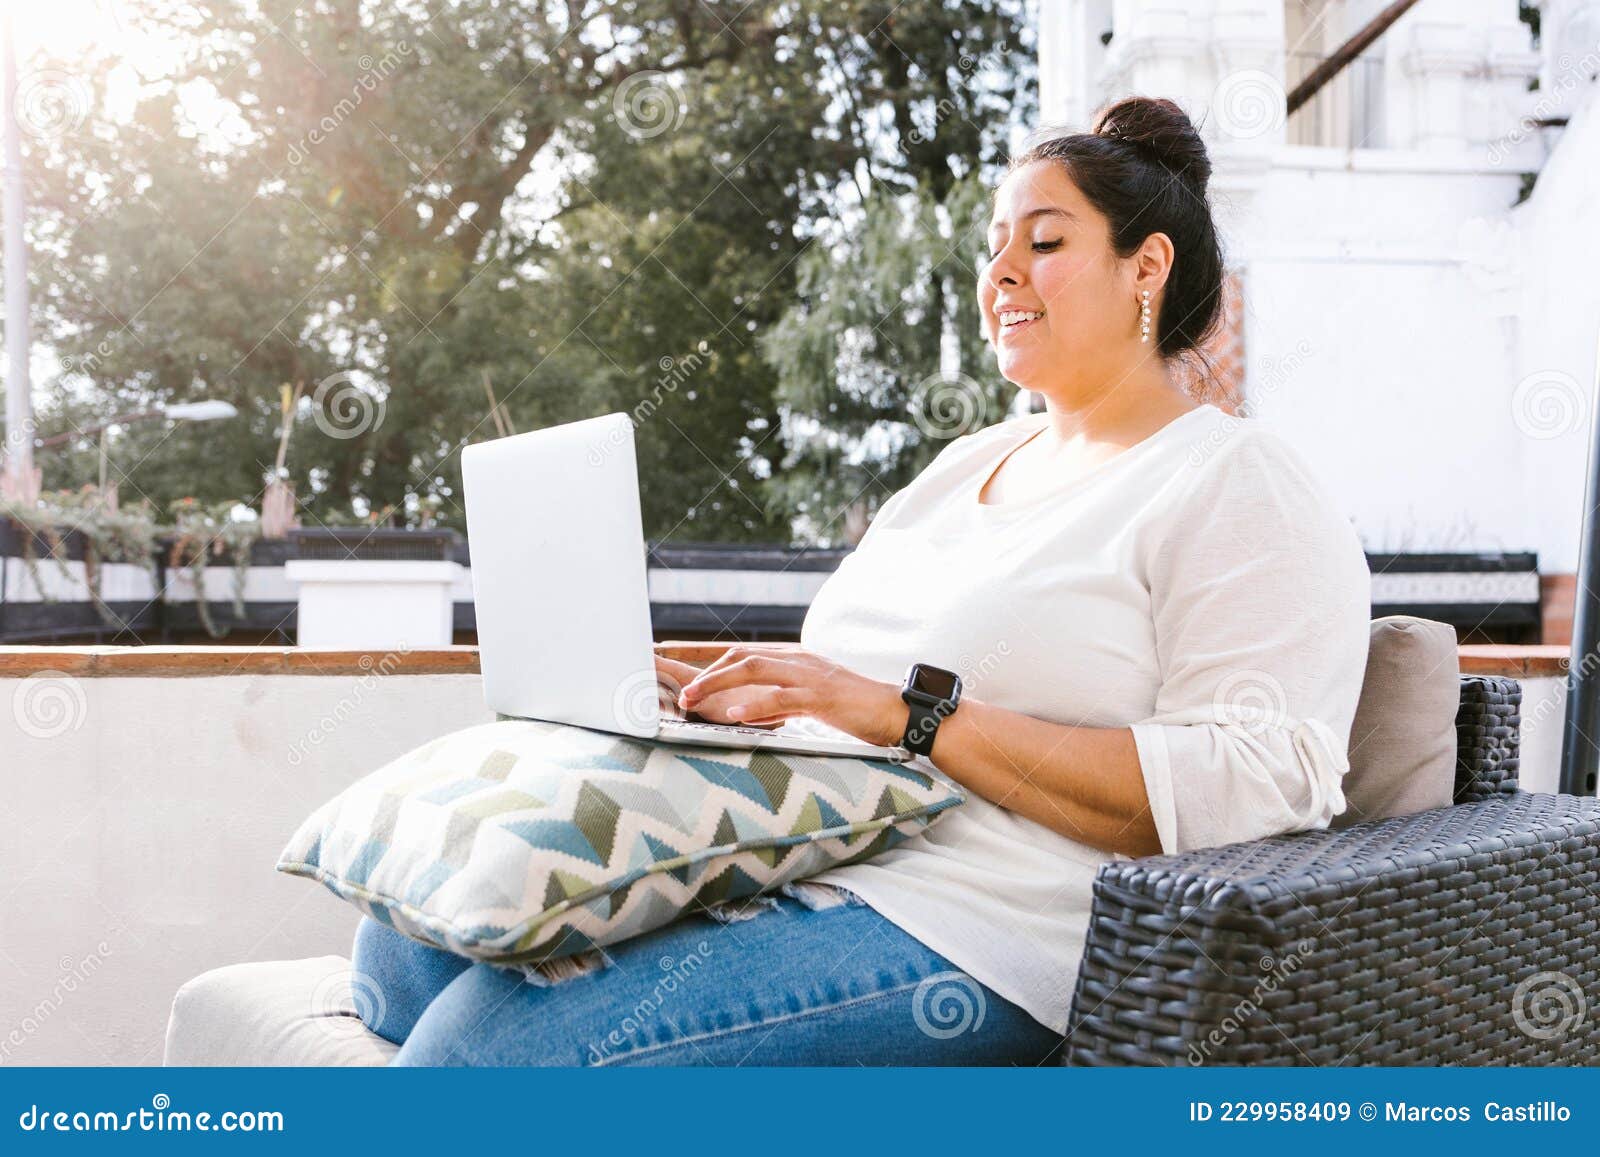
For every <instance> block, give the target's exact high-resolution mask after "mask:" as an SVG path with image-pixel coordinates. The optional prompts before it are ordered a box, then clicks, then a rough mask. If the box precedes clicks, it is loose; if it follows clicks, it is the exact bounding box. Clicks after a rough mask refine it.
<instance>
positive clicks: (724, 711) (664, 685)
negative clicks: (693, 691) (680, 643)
mask: <svg viewBox="0 0 1600 1157" xmlns="http://www.w3.org/2000/svg"><path fill="white" fill-rule="evenodd" d="M699 674H700V668H699V667H696V666H694V665H693V664H690V663H681V662H679V661H678V660H677V659H668V658H666V657H664V656H662V655H657V656H656V686H657V690H658V692H659V695H660V699H661V709H662V711H663V712H665V713H666V714H668V715H673V716H677V717H678V718H680V719H681V718H683V716H684V714H685V710H684V707H683V705H682V703H680V702H679V697H680V696H681V694H682V692H683V689H684V687H686V686H687V685H688V684H690V683H692V682H693V681H694V679H695V677H696V676H698V675H699ZM769 690H772V688H769V687H735V688H733V689H732V690H729V691H721V692H718V693H717V694H715V695H709V696H707V697H706V698H705V699H703V700H702V701H701V702H700V703H697V704H696V705H695V707H694V709H693V710H694V714H695V716H696V717H697V718H699V719H703V720H705V721H706V722H707V723H737V724H739V725H741V726H745V727H760V726H764V724H760V723H751V722H749V721H748V720H744V719H736V718H733V717H732V716H730V715H729V714H728V713H729V711H730V710H732V709H733V708H735V707H739V706H742V705H744V704H746V703H749V702H750V701H751V700H752V699H753V698H754V697H755V696H757V695H759V694H760V693H762V692H763V691H769ZM771 726H773V727H776V726H778V724H776V723H774V724H772V725H771Z"/></svg>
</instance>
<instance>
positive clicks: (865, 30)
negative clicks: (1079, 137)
mask: <svg viewBox="0 0 1600 1157" xmlns="http://www.w3.org/2000/svg"><path fill="white" fill-rule="evenodd" d="M144 19H145V21H146V24H147V30H148V29H150V28H153V29H155V30H157V31H158V32H159V34H160V36H161V37H162V38H163V39H164V40H165V41H166V42H167V43H168V44H170V45H172V46H174V48H175V50H176V51H177V52H178V54H179V56H178V61H179V62H178V63H177V64H176V65H175V66H172V67H169V68H167V69H166V70H165V71H163V72H162V73H161V74H160V75H157V76H151V77H145V78H143V80H142V83H141V84H140V85H139V88H138V97H137V102H136V104H135V105H134V106H133V107H132V109H131V110H129V109H122V110H117V109H115V108H112V107H110V106H109V105H108V104H107V103H106V102H105V101H104V100H101V101H97V103H96V105H95V107H94V109H93V110H92V112H91V114H90V115H89V116H87V117H86V118H85V119H84V120H83V121H82V123H81V124H79V125H77V126H76V127H75V128H74V129H73V131H71V132H68V133H65V134H63V135H60V136H58V137H52V138H46V139H40V140H35V141H32V142H30V149H29V156H28V169H29V179H30V186H31V191H32V197H33V200H34V204H35V206H36V216H35V220H34V222H33V228H32V244H33V247H34V251H35V268H34V274H35V278H34V280H35V285H36V288H35V295H36V296H35V305H36V313H37V317H38V320H37V323H36V325H37V332H38V333H40V334H41V335H42V336H43V337H44V338H45V339H46V341H47V342H48V344H49V345H51V346H52V347H53V349H54V350H55V352H56V354H57V355H58V357H59V359H60V362H61V365H62V372H61V373H60V374H59V375H58V377H57V379H56V380H55V381H53V382H52V383H50V384H49V388H48V390H47V391H45V404H44V405H42V406H41V425H42V426H44V427H45V428H46V429H47V430H53V429H71V428H74V427H75V426H83V425H86V424H87V423H90V422H94V421H99V420H103V419H105V418H107V417H109V416H111V415H114V414H118V413H123V412H126V411H128V410H139V409H145V408H147V407H150V406H152V405H158V404H162V403H171V402H181V401H186V400H192V399H195V398H200V397H217V398H224V399H226V400H228V401H230V402H233V403H234V404H235V405H236V406H237V407H238V408H239V410H240V416H239V417H238V418H237V419H235V420H233V421H229V422H221V423H207V424H204V425H199V424H195V425H185V424H177V425H173V424H170V423H168V424H165V425H161V424H147V425H144V426H136V427H129V428H128V429H127V431H126V432H124V433H122V434H120V435H119V436H118V438H117V439H116V442H115V447H114V452H113V466H114V474H113V481H118V482H120V483H121V484H122V486H123V489H124V492H125V495H126V496H127V497H130V498H131V497H133V496H134V494H135V493H136V494H138V495H147V496H149V497H150V498H151V499H152V501H154V502H155V503H156V504H157V506H165V505H166V504H167V503H169V502H170V501H172V500H173V499H175V498H178V497H181V496H189V495H193V496H196V497H197V498H199V499H201V500H204V501H211V502H214V501H219V500H223V499H229V498H236V499H240V500H244V501H246V502H252V503H253V502H255V501H256V500H257V499H258V496H259V494H260V491H261V488H262V486H263V484H264V480H265V478H266V476H267V475H268V473H269V472H270V470H271V468H272V462H273V455H274V451H275V448H276V444H277V430H278V427H279V420H280V419H279V398H280V389H281V386H282V384H283V383H286V382H288V383H304V387H305V394H304V399H303V401H302V402H301V405H300V409H299V412H298V413H297V415H296V419H295V423H294V433H293V438H292V442H291V448H290V452H289V455H288V464H287V465H288V473H289V475H290V477H291V479H292V481H293V483H294V485H295V488H296V492H297V494H298V495H299V497H300V499H301V504H302V517H303V518H304V519H305V520H306V521H308V522H314V521H318V520H323V519H327V518H331V517H336V516H338V515H339V514H340V513H345V512H348V511H349V510H350V509H351V508H352V506H353V507H354V508H355V509H356V510H358V511H360V510H364V509H368V508H371V509H377V508H381V507H385V506H389V505H392V504H399V505H400V509H401V510H402V511H404V510H405V509H407V506H406V504H407V503H410V508H411V509H413V510H414V509H415V507H416V503H417V500H418V499H420V498H421V497H423V496H428V495H437V496H440V497H442V498H443V499H444V502H443V504H442V515H443V517H444V519H445V520H446V521H447V522H456V523H458V524H459V519H460V513H461V512H460V506H459V498H460V481H459V453H458V451H459V448H460V447H461V446H462V445H463V444H464V443H466V442H470V441H473V440H477V439H481V438H485V437H491V436H493V435H494V433H495V429H496V427H495V423H494V422H493V421H492V420H491V416H490V411H489V406H488V401H487V394H486V391H485V383H486V382H487V383H488V385H489V386H490V387H491V388H492V389H493V391H494V392H495V394H496V395H497V397H498V398H499V400H500V402H501V403H502V404H503V406H504V412H505V414H506V415H507V417H508V418H509V420H510V422H511V424H512V425H513V426H514V427H515V428H516V429H518V430H527V429H532V428H536V427H539V426H543V425H546V424H549V423H553V422H559V421H566V420H571V419H576V418H580V417H586V416H590V415H594V414H598V413H602V412H606V411H613V410H627V411H630V412H632V413H634V414H635V417H636V418H637V419H638V421H637V426H636V432H637V440H638V444H639V454H640V463H641V475H642V477H643V479H644V482H645V485H644V487H643V490H644V501H645V513H646V527H647V531H648V533H650V534H651V535H652V536H657V537H676V538H683V539H722V540H740V539H768V540H771V539H780V540H781V539H786V538H788V537H789V535H790V530H791V524H790V519H791V516H792V515H793V514H794V513H795V510H796V505H797V504H796V501H795V498H794V496H795V495H796V494H798V493H799V492H800V491H802V490H803V489H804V488H805V486H806V485H807V484H808V483H807V481H806V478H807V477H808V472H813V471H818V470H821V471H826V470H827V469H828V467H827V464H826V462H825V461H824V460H823V459H821V458H818V457H817V456H816V455H814V454H812V453H810V452H809V450H808V449H807V448H806V447H804V446H796V445H790V444H788V439H789V438H790V437H791V436H792V434H793V431H794V429H795V425H794V422H793V421H792V420H791V419H790V418H789V416H788V415H789V413H790V411H791V410H793V409H795V408H796V407H797V406H798V405H799V404H800V403H801V402H802V401H807V402H808V404H809V402H811V401H814V400H815V398H816V397H817V396H820V395H817V394H816V391H815V389H814V386H815V384H816V383H815V382H810V383H809V384H808V383H806V382H804V381H803V380H802V378H803V375H797V374H796V372H795V371H794V370H793V369H792V368H791V367H788V366H786V364H785V359H784V356H782V355H783V351H785V350H787V349H798V348H799V347H800V346H801V345H804V344H805V343H804V341H803V340H802V338H801V337H800V336H799V335H798V334H797V327H798V325H799V322H798V320H797V319H796V318H795V317H790V318H787V319H786V318H785V313H786V311H787V310H788V309H789V308H790V306H791V305H792V304H793V303H794V301H795V300H796V293H797V291H798V292H799V293H800V295H801V297H802V298H803V299H805V300H807V301H811V302H814V301H815V300H816V299H817V294H818V287H819V286H821V285H822V283H823V282H824V281H825V280H826V277H825V274H826V270H825V269H824V268H819V266H818V262H820V261H824V260H826V259H825V258H824V257H823V256H822V255H823V254H837V253H838V252H839V249H838V246H839V245H840V244H845V245H846V246H847V247H848V246H849V245H850V244H852V243H851V242H849V241H842V240H841V238H842V237H843V236H845V235H848V234H849V233H850V232H851V230H850V229H844V230H843V231H841V228H840V222H841V221H844V222H846V223H848V222H849V221H850V220H852V219H855V218H860V220H861V221H862V222H863V225H864V227H870V228H872V229H875V230H880V231H881V230H882V229H884V228H886V227H887V226H885V225H884V224H883V223H882V221H881V218H882V217H883V215H884V214H885V213H887V212H888V210H886V209H881V208H880V209H875V210H874V211H873V212H870V213H867V214H866V216H865V217H862V214H861V211H860V207H861V206H862V205H863V204H864V203H866V202H875V201H876V202H883V203H885V204H890V203H894V202H889V201H888V200H887V199H888V198H892V197H901V198H905V197H909V198H912V199H913V200H914V201H915V202H916V203H917V204H919V205H923V206H926V205H928V204H942V203H944V202H946V201H947V200H949V199H951V198H956V199H957V200H959V199H960V198H961V197H962V196H965V195H966V194H964V193H962V192H961V190H962V189H964V188H966V184H964V181H966V182H969V183H970V178H971V175H972V174H974V173H976V172H978V171H979V170H980V169H982V167H983V166H984V165H986V164H992V163H993V162H994V161H995V160H996V159H997V158H998V157H999V156H1000V155H1001V154H1002V153H1003V151H1004V142H1005V130H1006V127H1007V125H1008V124H1009V120H1010V118H1013V117H1014V116H1015V115H1016V113H1017V110H1018V109H1024V108H1026V102H1027V100H1028V95H1027V93H1028V84H1029V80H1028V77H1029V67H1030V66H1029V65H1028V62H1027V59H1026V56H1025V54H1024V53H1022V52H1021V51H1020V46H1021V39H1020V28H1019V19H1020V5H1019V4H1018V3H1016V2H1015V0H979V2H976V3H961V4H957V3H955V2H953V0H908V2H905V3H900V4H896V3H893V2H892V0H842V2H825V0H784V2H778V0H754V2H753V3H739V2H737V0H728V2H705V0H694V2H690V0H619V2H612V3H604V4H601V3H597V2H595V0H539V2H534V0H527V2H521V3H511V2H505V0H499V2H496V0H454V2H448V0H447V2H441V0H430V2H429V3H427V4H424V3H422V2H421V0H390V2H385V3H376V2H370V0H314V2H300V3H290V2H288V0H251V2H245V0H202V2H199V3H181V4H180V3H175V2H170V3H169V2H166V0H152V3H151V4H150V5H149V6H148V11H147V13H146V15H145V17H144ZM71 67H72V68H73V69H74V70H76V74H77V75H78V76H79V77H81V78H82V79H83V81H84V82H85V83H86V84H87V85H88V86H89V87H90V89H91V90H92V91H94V92H95V93H96V94H97V95H103V94H105V93H107V92H110V91H112V90H113V89H114V88H115V86H116V82H117V81H118V77H119V76H121V77H122V80H123V83H124V84H125V83H126V75H127V69H128V66H127V64H126V62H119V61H118V60H117V58H116V57H115V56H114V55H112V54H110V53H109V52H103V53H101V54H100V55H99V56H97V57H95V58H92V59H87V60H82V61H76V62H72V65H71ZM980 74H981V79H980ZM197 110H198V111H197ZM919 212H920V211H919ZM868 221H871V222H875V223H874V224H871V225H870V226H867V225H865V223H866V222H868ZM875 252H876V251H875ZM883 255H884V256H886V257H887V256H888V250H887V249H885V250H883ZM951 260H952V261H955V260H957V259H956V258H952V259H951ZM913 266H915V267H914V268H913ZM925 266H927V263H926V262H925V261H924V262H921V263H920V264H919V263H916V262H913V263H911V264H909V265H904V266H903V267H902V268H901V269H900V270H899V272H900V273H903V274H905V275H906V276H907V277H908V278H910V280H907V281H905V282H903V283H902V285H903V287H904V291H905V294H906V295H907V296H908V297H909V298H911V299H916V298H918V297H919V296H920V295H923V293H924V287H923V286H921V285H919V284H918V283H917V281H916V278H917V277H918V276H920V273H919V271H920V270H921V269H922V268H924V267H925ZM940 268H941V269H943V268H944V266H940ZM970 268H971V267H970V264H969V265H968V266H967V267H966V269H967V274H966V276H967V280H968V281H970ZM861 272H862V283H863V284H862V289H863V291H864V292H865V293H870V297H871V300H872V301H873V302H874V303H876V304H875V306H874V308H875V307H876V306H882V307H883V308H884V311H885V314H886V315H887V316H889V317H890V319H891V320H890V322H889V323H888V324H889V326H890V327H892V330H893V332H894V334H895V343H896V347H897V348H900V349H904V350H905V351H906V352H907V353H908V355H911V356H914V357H916V358H918V359H926V358H927V357H928V351H927V346H928V342H929V340H930V338H929V331H928V330H927V328H926V327H927V325H928V324H930V322H929V318H930V316H931V315H929V314H928V312H927V309H926V308H924V307H922V306H920V305H917V302H916V301H915V300H912V301H910V302H906V303H901V304H900V305H899V307H898V308H894V307H895V300H896V299H895V296H894V289H895V286H894V283H893V274H892V273H890V272H887V271H876V270H875V271H872V272H871V273H867V272H866V271H861ZM958 280H959V279H958ZM831 290H832V292H834V293H836V294H840V295H847V294H848V293H849V292H850V288H849V286H848V284H847V283H846V282H844V281H840V282H838V283H837V284H835V285H833V286H831ZM908 306H917V307H916V308H908ZM808 308H813V307H808ZM863 308H865V307H863ZM806 316H814V317H818V318H821V317H824V316H826V315H825V314H819V313H815V312H812V313H809V314H807V315H806ZM840 316H841V317H843V316H844V315H840ZM849 316H850V318H853V319H855V320H852V321H851V323H850V324H852V325H854V324H857V322H859V320H860V319H861V318H862V317H864V316H865V315H864V314H862V313H861V310H859V309H856V310H854V311H852V312H851V313H850V314H849ZM913 318H915V319H920V324H921V325H922V326H923V329H922V330H920V331H917V332H912V330H913V328H914V323H913V322H912V320H911V319H913ZM896 319H898V320H896ZM932 324H933V325H934V329H933V331H932V332H933V333H934V334H936V333H937V318H934V319H933V322H932ZM768 336H771V337H772V341H771V342H765V343H764V341H763V339H764V338H767V337H768ZM933 340H935V341H936V338H935V339H933ZM885 348H891V347H885ZM775 353H777V354H778V355H780V356H777V357H774V356H773V355H774V354H775ZM806 356H807V357H809V358H812V360H813V361H815V359H816V356H817V355H816V354H815V353H814V352H813V353H810V354H807V355H806ZM892 393H893V391H892V390H891V392H890V395H891V396H885V397H884V398H882V399H880V402H881V407H882V408H889V409H892V407H893V406H894V405H895V404H896V403H895V401H894V398H893V397H892ZM849 417H850V420H852V421H855V420H857V415H856V414H854V413H852V414H850V415H849ZM89 450H90V448H89V447H88V445H87V443H86V444H85V445H84V446H81V447H79V448H78V449H77V450H76V451H70V452H68V453H64V454H60V455H51V456H47V457H45V458H44V459H42V461H43V464H44V465H45V467H46V484H47V485H48V486H64V485H72V484H76V483H77V482H80V481H82V480H83V479H82V476H81V475H82V472H83V471H84V469H85V467H86V466H87V464H88V463H89V462H92V461H93V455H92V454H91V453H90V452H89ZM774 475H777V477H774ZM814 481H815V482H816V484H817V485H818V487H819V488H820V487H822V486H824V484H826V485H828V486H831V485H832V482H833V479H832V478H831V476H830V477H824V476H822V475H820V474H819V475H816V476H815V478H814Z"/></svg>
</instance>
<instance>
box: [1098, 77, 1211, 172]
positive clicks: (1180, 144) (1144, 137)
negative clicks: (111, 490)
mask: <svg viewBox="0 0 1600 1157" xmlns="http://www.w3.org/2000/svg"><path fill="white" fill-rule="evenodd" d="M1094 134H1095V135H1096V136H1101V137H1109V138H1111V139H1112V140H1120V141H1127V142H1128V143H1129V144H1130V145H1133V146H1134V147H1136V148H1138V149H1140V150H1141V151H1142V152H1144V153H1145V154H1146V155H1147V156H1149V157H1150V158H1152V159H1153V160H1155V161H1157V162H1159V163H1160V164H1161V165H1162V166H1164V167H1165V168H1167V169H1169V170H1170V171H1171V172H1172V173H1173V175H1174V176H1176V177H1178V178H1179V179H1180V180H1182V181H1184V182H1186V183H1187V184H1188V185H1189V186H1190V187H1191V188H1193V189H1195V190H1196V191H1197V192H1200V193H1204V192H1205V190H1206V184H1207V183H1208V182H1209V181H1210V180H1211V158H1210V157H1209V156H1207V155H1206V146H1205V142H1204V141H1202V140H1201V139H1200V134H1199V133H1198V132H1197V131H1196V130H1195V127H1194V123H1193V122H1192V121H1190V120H1189V116H1188V114H1187V113H1185V112H1184V111H1183V109H1181V108H1179V107H1178V106H1177V105H1176V104H1174V103H1173V102H1172V101H1170V100H1161V99H1157V98H1154V97H1148V96H1130V97H1127V98H1125V99H1123V100H1119V101H1118V102H1117V103H1116V104H1114V105H1112V106H1111V107H1109V108H1107V109H1106V110H1105V111H1104V112H1102V113H1101V114H1100V117H1099V119H1098V120H1096V121H1095V126H1094Z"/></svg>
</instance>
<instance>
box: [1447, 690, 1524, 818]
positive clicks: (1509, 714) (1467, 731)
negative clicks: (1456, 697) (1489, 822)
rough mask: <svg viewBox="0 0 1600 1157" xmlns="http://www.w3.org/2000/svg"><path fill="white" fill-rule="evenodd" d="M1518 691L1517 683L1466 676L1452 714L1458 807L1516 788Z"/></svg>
mask: <svg viewBox="0 0 1600 1157" xmlns="http://www.w3.org/2000/svg"><path fill="white" fill-rule="evenodd" d="M1521 706H1522V687H1521V685H1520V684H1519V683H1518V682H1517V681H1516V680H1515V679H1494V678H1489V677H1487V676H1482V675H1464V676H1462V679H1461V706H1460V708H1459V709H1458V710H1457V711H1456V794H1455V801H1456V802H1457V803H1475V802H1477V801H1478V800H1484V799H1493V798H1494V797H1495V796H1497V795H1503V794H1506V793H1508V792H1514V791H1516V790H1517V737H1518V730H1519V727H1520V725H1521V722H1522V719H1521V710H1520V709H1521Z"/></svg>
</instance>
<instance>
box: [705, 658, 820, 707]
mask: <svg viewBox="0 0 1600 1157" xmlns="http://www.w3.org/2000/svg"><path fill="white" fill-rule="evenodd" d="M794 670H795V664H793V663H791V662H788V661H787V660H784V659H778V658H774V657H773V656H772V655H770V654H767V655H761V654H758V655H751V656H749V657H747V658H742V659H736V660H733V661H732V662H730V663H729V664H728V665H727V666H725V667H722V668H720V669H715V670H714V669H712V668H710V667H708V668H706V669H705V670H704V671H702V672H700V674H699V675H698V676H696V677H695V679H694V681H693V682H691V683H689V684H688V685H687V686H686V687H684V689H683V697H682V700H681V701H682V703H683V705H684V706H686V707H692V706H694V705H695V703H696V702H698V701H699V700H700V699H702V698H704V697H705V696H707V695H712V694H715V693H716V692H718V691H726V690H728V689H729V688H731V687H743V686H746V685H747V684H750V683H773V684H780V685H781V684H786V683H788V682H790V681H791V680H792V679H793V677H794Z"/></svg>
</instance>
